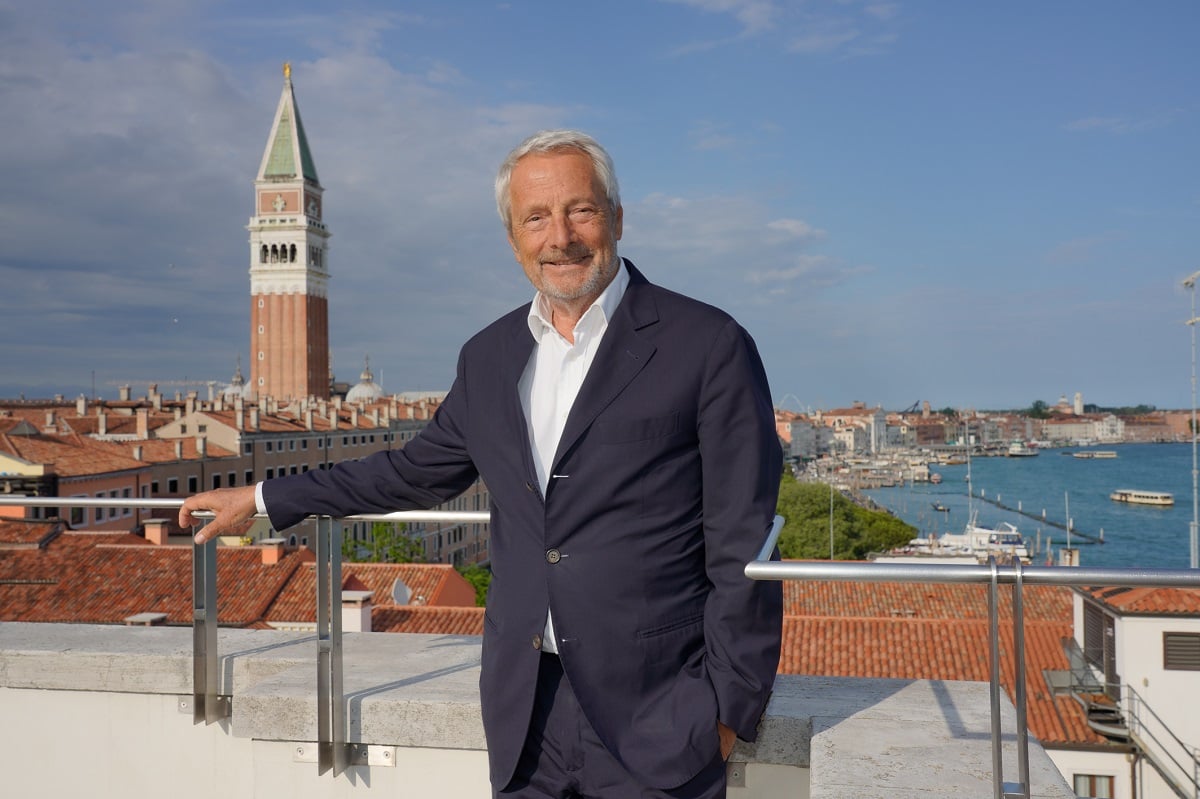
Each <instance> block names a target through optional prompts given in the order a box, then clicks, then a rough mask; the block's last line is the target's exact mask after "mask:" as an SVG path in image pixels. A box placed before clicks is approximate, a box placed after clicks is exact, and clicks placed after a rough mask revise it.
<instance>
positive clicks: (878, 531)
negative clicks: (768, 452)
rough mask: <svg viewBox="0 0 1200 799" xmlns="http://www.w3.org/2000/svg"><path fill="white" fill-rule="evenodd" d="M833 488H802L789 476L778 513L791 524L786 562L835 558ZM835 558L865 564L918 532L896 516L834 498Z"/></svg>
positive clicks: (784, 543)
mask: <svg viewBox="0 0 1200 799" xmlns="http://www.w3.org/2000/svg"><path fill="white" fill-rule="evenodd" d="M829 505H830V487H829V485H828V484H826V483H800V482H797V481H796V480H794V479H792V478H791V477H788V476H784V478H783V480H782V481H781V482H780V484H779V502H778V504H777V505H776V509H777V512H778V513H779V515H780V516H783V517H784V519H786V524H784V527H783V532H782V533H781V534H780V536H779V551H780V552H781V553H782V554H783V557H785V558H798V559H825V558H828V557H829V528H830V510H829ZM832 519H833V557H834V559H835V560H864V559H866V557H867V555H868V554H870V553H871V552H884V551H886V550H889V549H891V548H893V547H897V546H900V545H901V544H904V543H906V542H907V541H909V540H911V539H913V538H915V537H916V535H917V529H916V528H915V527H913V526H912V525H909V524H906V523H904V522H902V521H901V520H899V519H897V518H896V517H895V516H891V515H889V514H887V513H882V512H880V511H873V510H867V509H866V508H861V507H859V506H858V505H855V504H854V503H853V502H851V501H850V500H849V499H847V498H846V497H844V496H843V495H842V494H841V492H840V491H834V492H833V513H832Z"/></svg>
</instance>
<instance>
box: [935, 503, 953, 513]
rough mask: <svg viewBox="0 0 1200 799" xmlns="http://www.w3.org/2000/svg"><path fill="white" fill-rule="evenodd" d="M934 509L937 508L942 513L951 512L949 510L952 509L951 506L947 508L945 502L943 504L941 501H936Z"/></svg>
mask: <svg viewBox="0 0 1200 799" xmlns="http://www.w3.org/2000/svg"><path fill="white" fill-rule="evenodd" d="M933 509H934V510H936V511H940V512H942V513H949V512H950V509H949V508H947V507H946V506H945V505H943V504H942V503H940V502H935V503H933Z"/></svg>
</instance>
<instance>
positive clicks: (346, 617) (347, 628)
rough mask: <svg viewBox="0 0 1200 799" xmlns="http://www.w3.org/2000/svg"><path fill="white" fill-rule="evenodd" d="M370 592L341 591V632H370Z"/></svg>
mask: <svg viewBox="0 0 1200 799" xmlns="http://www.w3.org/2000/svg"><path fill="white" fill-rule="evenodd" d="M372 593H373V592H371V591H342V632H350V633H369V632H371V596H372Z"/></svg>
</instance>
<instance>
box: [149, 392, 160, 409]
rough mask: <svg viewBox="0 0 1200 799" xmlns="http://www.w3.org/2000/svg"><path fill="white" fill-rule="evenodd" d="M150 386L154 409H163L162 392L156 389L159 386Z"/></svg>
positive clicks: (151, 402) (151, 401)
mask: <svg viewBox="0 0 1200 799" xmlns="http://www.w3.org/2000/svg"><path fill="white" fill-rule="evenodd" d="M150 388H151V391H150V404H151V405H153V406H154V410H156V411H161V410H162V394H159V393H158V391H157V390H156V389H157V388H158V386H151V387H150Z"/></svg>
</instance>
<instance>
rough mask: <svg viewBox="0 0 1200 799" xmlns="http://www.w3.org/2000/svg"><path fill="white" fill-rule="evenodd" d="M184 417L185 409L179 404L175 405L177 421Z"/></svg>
mask: <svg viewBox="0 0 1200 799" xmlns="http://www.w3.org/2000/svg"><path fill="white" fill-rule="evenodd" d="M182 418H183V409H182V408H180V407H179V406H178V405H176V406H175V421H177V422H178V421H179V420H180V419H182Z"/></svg>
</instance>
